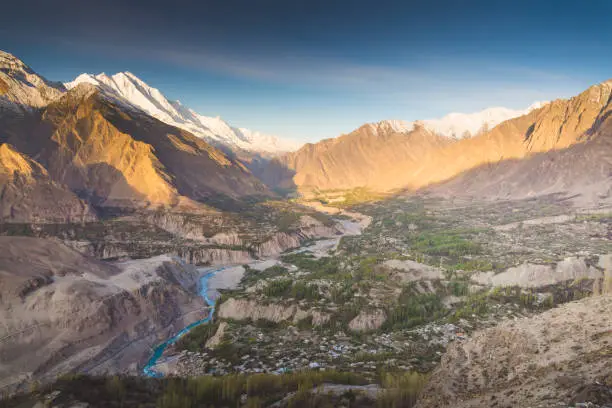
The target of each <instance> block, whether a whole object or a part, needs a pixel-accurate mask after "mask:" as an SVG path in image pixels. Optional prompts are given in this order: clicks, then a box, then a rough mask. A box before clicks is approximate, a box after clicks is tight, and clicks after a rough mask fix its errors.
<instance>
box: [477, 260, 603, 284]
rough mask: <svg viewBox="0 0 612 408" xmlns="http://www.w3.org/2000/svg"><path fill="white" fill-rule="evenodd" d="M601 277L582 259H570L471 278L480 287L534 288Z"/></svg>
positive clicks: (522, 266)
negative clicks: (553, 263)
mask: <svg viewBox="0 0 612 408" xmlns="http://www.w3.org/2000/svg"><path fill="white" fill-rule="evenodd" d="M602 277H603V273H602V272H601V271H600V270H598V269H597V268H595V267H593V266H591V265H588V264H587V263H586V262H585V260H584V259H582V258H577V257H571V258H566V259H564V260H563V261H561V262H558V263H557V264H556V265H537V264H531V263H524V264H522V265H519V266H516V267H513V268H509V269H507V270H506V271H504V272H501V273H498V274H495V272H493V271H489V272H478V273H476V274H474V275H472V277H471V278H472V280H474V281H476V282H477V283H479V284H481V285H489V286H520V287H523V288H534V287H539V286H546V285H554V284H556V283H559V282H565V281H569V280H575V279H583V278H585V279H600V278H602Z"/></svg>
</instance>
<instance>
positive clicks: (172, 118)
mask: <svg viewBox="0 0 612 408" xmlns="http://www.w3.org/2000/svg"><path fill="white" fill-rule="evenodd" d="M84 82H85V83H90V84H93V85H95V86H97V87H98V88H99V89H101V90H102V91H104V92H106V93H107V94H110V95H112V96H113V97H115V98H117V99H118V100H119V101H121V102H123V103H125V104H127V105H129V106H131V107H134V108H137V109H139V110H142V111H144V112H146V113H148V114H149V115H151V116H153V117H155V118H157V119H159V120H161V121H162V122H165V123H168V124H169V125H173V126H176V127H179V128H182V129H185V130H187V131H189V132H191V133H193V134H194V135H196V136H199V137H202V138H204V139H207V140H208V141H210V142H213V143H217V144H218V143H220V144H223V145H226V146H229V147H231V148H238V149H242V150H247V151H252V152H257V153H266V154H276V153H282V152H288V151H292V150H297V149H298V148H299V147H300V145H301V144H300V143H298V142H296V141H292V140H284V139H280V138H278V137H276V136H271V135H265V134H262V133H260V132H255V131H251V130H248V129H238V128H233V127H232V126H230V125H229V124H228V123H227V122H225V121H224V120H223V119H221V117H219V116H216V117H210V116H204V115H200V114H199V113H197V112H195V111H194V110H192V109H190V108H188V107H186V106H184V105H182V104H181V103H180V102H179V101H169V100H168V99H167V98H166V97H165V96H164V94H163V93H162V92H161V91H160V90H159V89H157V88H153V87H151V86H149V85H148V84H147V83H146V82H144V81H143V80H141V79H140V78H138V77H137V76H136V75H134V74H132V73H131V72H128V71H126V72H119V73H116V74H114V75H112V76H108V75H106V74H105V73H101V74H98V75H90V74H81V75H79V76H78V77H77V78H75V80H74V81H72V82H67V83H66V84H64V85H65V86H66V88H68V89H71V88H74V87H75V86H76V85H78V84H80V83H84ZM245 135H248V136H245Z"/></svg>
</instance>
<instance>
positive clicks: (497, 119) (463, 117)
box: [421, 102, 548, 139]
mask: <svg viewBox="0 0 612 408" xmlns="http://www.w3.org/2000/svg"><path fill="white" fill-rule="evenodd" d="M546 103H548V102H535V103H533V104H532V105H530V106H529V107H528V108H526V109H519V110H514V109H508V108H504V107H492V108H487V109H484V110H481V111H480V112H475V113H457V112H453V113H449V114H448V115H446V116H443V117H442V118H440V119H430V120H424V121H422V122H421V123H422V124H423V126H425V127H426V128H427V129H429V130H431V131H432V132H435V133H438V134H440V135H442V136H447V137H452V138H454V139H463V138H465V137H472V136H475V135H477V134H478V133H480V132H482V131H483V130H485V129H492V128H493V127H495V126H497V125H499V124H500V123H502V122H505V121H506V120H509V119H513V118H516V117H519V116H523V115H526V114H527V113H529V112H531V111H532V110H534V109H538V108H541V107H542V106H544V105H545V104H546Z"/></svg>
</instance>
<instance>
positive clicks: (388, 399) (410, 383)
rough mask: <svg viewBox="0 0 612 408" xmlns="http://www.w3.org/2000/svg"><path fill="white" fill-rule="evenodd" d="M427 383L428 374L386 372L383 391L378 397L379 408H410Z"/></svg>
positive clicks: (383, 378) (383, 377) (383, 379)
mask: <svg viewBox="0 0 612 408" xmlns="http://www.w3.org/2000/svg"><path fill="white" fill-rule="evenodd" d="M426 383H427V376H425V375H423V374H420V373H417V372H404V373H399V374H389V373H387V374H384V375H383V376H382V385H383V387H384V391H382V392H381V393H380V395H379V397H378V399H377V401H376V402H377V405H376V406H377V407H379V408H400V407H404V408H409V407H412V406H413V405H414V404H415V403H416V402H417V399H418V397H419V394H420V393H421V390H422V389H423V387H425V384H426Z"/></svg>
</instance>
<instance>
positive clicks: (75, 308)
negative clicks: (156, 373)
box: [0, 237, 208, 389]
mask: <svg viewBox="0 0 612 408" xmlns="http://www.w3.org/2000/svg"><path fill="white" fill-rule="evenodd" d="M0 241H1V242H0V244H1V245H2V247H3V251H2V253H1V254H0V269H1V271H2V274H3V276H4V278H3V285H2V294H1V297H0V299H1V303H0V306H1V309H0V319H1V320H2V322H3V327H2V329H1V330H0V358H1V360H0V363H1V364H0V386H2V387H3V388H8V389H11V388H14V387H16V386H18V385H20V384H22V383H27V382H29V381H32V380H39V381H46V380H50V379H52V378H54V377H55V376H57V375H61V374H63V373H66V372H69V371H78V372H88V373H100V372H106V371H109V372H116V371H127V370H135V369H136V368H137V367H136V366H137V363H138V362H140V361H142V359H143V357H144V354H146V353H148V350H149V347H150V346H152V345H155V344H157V342H158V341H159V340H161V339H163V338H165V337H166V336H167V335H168V333H170V332H175V331H177V330H178V329H180V328H182V327H184V326H185V325H186V324H188V323H190V322H193V321H195V320H199V319H201V318H202V317H204V316H205V315H206V313H207V312H208V311H207V308H206V305H205V303H204V302H203V300H202V299H201V297H200V296H198V293H197V277H198V276H199V274H198V273H197V271H196V270H195V268H194V267H192V266H189V265H185V264H183V263H180V262H177V261H176V260H174V259H172V258H170V257H168V256H159V257H155V258H151V259H147V260H132V261H127V262H119V263H107V262H100V261H96V260H94V259H92V258H88V257H84V256H83V255H81V254H79V253H78V252H76V251H74V250H71V249H69V248H67V247H65V246H64V245H62V244H60V243H59V242H54V241H51V240H42V239H36V238H25V237H21V238H15V237H0ZM5 249H6V250H5ZM25 254H27V256H25ZM23 271H28V274H27V275H24V274H23Z"/></svg>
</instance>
